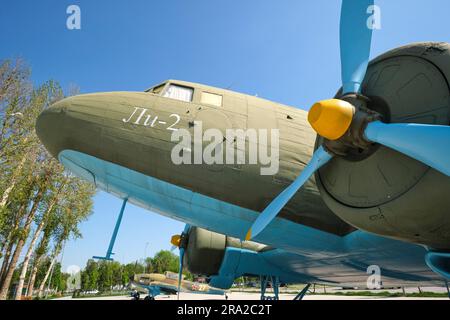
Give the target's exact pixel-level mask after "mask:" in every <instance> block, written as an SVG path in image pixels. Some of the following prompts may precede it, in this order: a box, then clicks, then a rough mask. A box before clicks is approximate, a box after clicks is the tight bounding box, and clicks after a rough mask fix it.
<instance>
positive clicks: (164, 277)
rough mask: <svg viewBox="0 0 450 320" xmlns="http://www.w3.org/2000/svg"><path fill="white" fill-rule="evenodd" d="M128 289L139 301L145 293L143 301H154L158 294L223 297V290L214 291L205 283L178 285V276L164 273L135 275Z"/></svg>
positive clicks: (182, 283) (191, 282) (183, 283)
mask: <svg viewBox="0 0 450 320" xmlns="http://www.w3.org/2000/svg"><path fill="white" fill-rule="evenodd" d="M130 280H131V281H130V287H131V288H132V289H134V291H133V293H132V296H133V298H134V299H135V300H139V299H140V292H142V293H146V294H147V295H146V296H145V298H144V300H155V298H156V297H157V296H158V295H160V294H163V293H165V294H174V293H177V294H179V292H180V291H181V292H189V293H197V294H198V293H203V294H211V295H225V294H226V292H225V290H220V289H215V288H212V287H210V286H209V285H208V284H206V283H199V282H193V281H188V280H184V278H183V279H182V280H181V283H180V284H178V274H177V273H173V272H169V271H166V272H165V273H164V274H160V273H146V274H136V275H134V276H132V277H131V278H130Z"/></svg>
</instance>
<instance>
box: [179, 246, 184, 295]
mask: <svg viewBox="0 0 450 320" xmlns="http://www.w3.org/2000/svg"><path fill="white" fill-rule="evenodd" d="M183 258H184V248H180V271H179V272H178V292H177V300H180V289H181V278H182V277H183Z"/></svg>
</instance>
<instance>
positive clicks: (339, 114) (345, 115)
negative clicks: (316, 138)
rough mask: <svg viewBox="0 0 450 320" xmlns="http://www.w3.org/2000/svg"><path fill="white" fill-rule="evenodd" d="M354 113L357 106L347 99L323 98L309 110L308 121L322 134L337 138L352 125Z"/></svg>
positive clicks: (325, 136) (330, 138)
mask: <svg viewBox="0 0 450 320" xmlns="http://www.w3.org/2000/svg"><path fill="white" fill-rule="evenodd" d="M354 113H355V107H354V106H353V105H352V104H350V103H349V102H347V101H344V100H339V99H329V100H322V101H319V102H317V103H315V104H314V105H313V106H312V107H311V109H310V110H309V113H308V122H309V124H310V125H311V127H313V129H314V130H315V131H316V132H317V133H318V134H319V135H320V136H322V137H324V138H327V139H329V140H337V139H339V138H340V137H342V136H343V135H344V133H345V132H346V131H347V130H348V128H349V127H350V124H351V123H352V119H353V114H354Z"/></svg>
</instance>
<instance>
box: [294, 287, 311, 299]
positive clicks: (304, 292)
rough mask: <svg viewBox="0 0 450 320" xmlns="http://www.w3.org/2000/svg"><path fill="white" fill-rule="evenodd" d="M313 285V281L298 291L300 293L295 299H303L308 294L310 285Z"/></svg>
mask: <svg viewBox="0 0 450 320" xmlns="http://www.w3.org/2000/svg"><path fill="white" fill-rule="evenodd" d="M310 286H311V283H308V284H307V285H306V286H305V287H304V288H303V289H302V291H300V292H299V293H298V295H296V296H295V298H294V300H303V297H304V296H305V295H306V293H307V292H308V289H309V287H310Z"/></svg>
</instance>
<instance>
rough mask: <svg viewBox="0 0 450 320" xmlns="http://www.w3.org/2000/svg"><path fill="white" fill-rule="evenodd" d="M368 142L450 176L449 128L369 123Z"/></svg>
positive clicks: (367, 130) (410, 124)
mask: <svg viewBox="0 0 450 320" xmlns="http://www.w3.org/2000/svg"><path fill="white" fill-rule="evenodd" d="M364 133H365V136H366V138H367V139H368V140H370V141H373V142H378V143H380V144H382V145H385V146H386V147H389V148H391V149H394V150H397V151H399V152H401V153H403V154H405V155H407V156H409V157H411V158H414V159H416V160H419V161H421V162H423V163H425V164H426V165H428V166H430V167H432V168H433V169H436V170H438V171H440V172H442V173H443V174H445V175H447V176H450V126H442V125H441V126H440V125H426V124H414V123H392V124H386V123H383V122H380V121H374V122H370V123H369V124H368V125H367V128H366V130H365V132H364Z"/></svg>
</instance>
